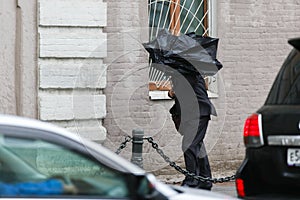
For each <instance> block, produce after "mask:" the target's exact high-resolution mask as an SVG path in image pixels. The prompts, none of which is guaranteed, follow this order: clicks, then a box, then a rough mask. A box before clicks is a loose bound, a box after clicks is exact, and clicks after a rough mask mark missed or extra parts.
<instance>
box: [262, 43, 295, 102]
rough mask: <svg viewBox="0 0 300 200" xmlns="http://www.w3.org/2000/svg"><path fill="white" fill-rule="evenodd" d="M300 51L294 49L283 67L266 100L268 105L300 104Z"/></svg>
mask: <svg viewBox="0 0 300 200" xmlns="http://www.w3.org/2000/svg"><path fill="white" fill-rule="evenodd" d="M299 76H300V52H299V51H297V50H295V49H294V50H293V51H292V52H291V53H290V54H289V56H288V57H287V59H286V61H285V62H284V64H283V66H282V67H281V69H280V71H279V73H278V75H277V77H276V79H275V81H274V84H273V86H272V88H271V90H270V93H269V96H268V98H267V100H266V104H267V105H280V104H283V105H299V104H300V100H299V84H300V83H299V82H300V78H299Z"/></svg>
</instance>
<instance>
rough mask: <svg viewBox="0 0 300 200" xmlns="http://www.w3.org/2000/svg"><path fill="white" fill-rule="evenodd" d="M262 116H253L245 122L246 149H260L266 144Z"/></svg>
mask: <svg viewBox="0 0 300 200" xmlns="http://www.w3.org/2000/svg"><path fill="white" fill-rule="evenodd" d="M261 118H262V116H261V114H252V115H251V116H250V117H248V118H247V119H246V121H245V126H244V143H245V146H246V147H260V146H262V145H263V144H264V140H263V135H262V125H261Z"/></svg>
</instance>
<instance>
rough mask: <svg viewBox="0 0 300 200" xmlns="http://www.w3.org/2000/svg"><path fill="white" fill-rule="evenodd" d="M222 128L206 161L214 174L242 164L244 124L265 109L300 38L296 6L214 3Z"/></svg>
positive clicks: (295, 3)
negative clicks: (290, 41) (292, 43)
mask: <svg viewBox="0 0 300 200" xmlns="http://www.w3.org/2000/svg"><path fill="white" fill-rule="evenodd" d="M217 2H218V4H217V6H218V7H217V19H218V25H217V36H218V37H219V38H220V43H219V47H220V48H219V59H220V60H221V61H222V63H223V65H224V68H223V69H222V70H221V73H220V75H221V76H220V77H221V78H222V81H220V84H222V86H221V87H222V88H223V91H221V92H222V95H221V96H222V98H220V99H218V100H217V101H219V102H222V105H223V106H222V107H223V109H225V110H224V113H225V115H224V124H223V128H222V131H221V134H220V137H219V138H218V140H217V142H216V145H215V147H214V148H213V149H212V150H211V152H210V159H211V161H212V163H213V165H214V169H215V171H219V172H220V173H222V171H223V169H224V170H225V171H226V170H227V169H228V170H232V169H235V167H236V165H237V164H239V163H240V161H241V160H242V159H243V158H244V145H243V139H242V131H243V125H244V120H245V119H246V117H247V116H248V115H250V114H251V113H253V112H255V111H256V110H257V109H258V108H259V107H260V106H262V104H263V103H264V101H265V99H266V97H267V94H268V91H269V89H270V87H271V85H272V83H273V81H274V79H275V76H276V74H277V72H278V70H279V68H280V66H281V65H282V63H283V61H284V59H285V57H286V56H287V54H288V52H289V51H290V50H291V46H289V45H288V44H287V40H288V39H289V38H293V37H299V35H300V29H299V26H300V13H299V12H298V11H299V9H300V2H299V1H293V0H287V1H279V0H275V1H270V0H263V1H255V0H246V1H223V0H221V1H217Z"/></svg>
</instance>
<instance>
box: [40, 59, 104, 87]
mask: <svg viewBox="0 0 300 200" xmlns="http://www.w3.org/2000/svg"><path fill="white" fill-rule="evenodd" d="M39 68H40V83H39V84H40V87H41V88H43V89H46V88H99V89H103V88H105V87H106V69H107V67H106V65H104V64H103V60H102V59H90V60H89V59H53V58H52V59H40V61H39Z"/></svg>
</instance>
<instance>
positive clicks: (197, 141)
mask: <svg viewBox="0 0 300 200" xmlns="http://www.w3.org/2000/svg"><path fill="white" fill-rule="evenodd" d="M172 81H173V90H172V91H171V92H169V96H170V97H172V98H174V99H175V104H174V105H173V107H172V108H171V109H170V113H171V115H172V119H173V121H174V124H175V127H176V129H177V130H178V132H179V133H180V134H181V135H182V136H183V138H182V151H183V155H184V161H185V166H186V169H187V171H189V172H190V173H193V174H195V175H197V176H202V177H205V178H211V169H210V164H209V160H208V156H207V153H206V149H205V145H204V143H203V140H204V138H205V135H206V130H207V126H208V123H209V120H210V115H211V114H216V112H215V109H214V107H213V105H212V104H211V102H210V100H209V98H208V95H207V92H206V87H205V81H204V79H203V77H202V76H201V75H200V74H199V73H187V74H178V76H173V77H172ZM182 185H183V186H188V187H194V188H201V189H207V190H210V189H211V187H212V184H211V183H210V182H201V181H198V180H196V179H194V178H193V177H189V176H187V177H185V179H184V180H183V182H182Z"/></svg>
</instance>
